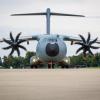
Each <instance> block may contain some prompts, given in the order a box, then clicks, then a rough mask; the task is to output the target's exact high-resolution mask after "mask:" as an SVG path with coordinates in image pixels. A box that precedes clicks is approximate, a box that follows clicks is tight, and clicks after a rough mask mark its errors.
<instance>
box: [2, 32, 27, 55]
mask: <svg viewBox="0 0 100 100" xmlns="http://www.w3.org/2000/svg"><path fill="white" fill-rule="evenodd" d="M20 35H21V32H20V33H18V35H17V36H16V38H15V39H14V37H13V35H12V32H10V40H7V39H3V41H4V42H5V43H7V44H8V45H9V46H7V47H4V48H3V49H4V50H8V49H12V50H11V52H10V54H9V55H12V54H13V53H14V51H16V52H17V54H18V56H20V50H19V48H21V49H23V50H25V51H26V50H27V49H26V48H25V47H24V46H22V45H21V43H22V42H25V41H26V40H22V39H19V37H20Z"/></svg>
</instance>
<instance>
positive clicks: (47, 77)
mask: <svg viewBox="0 0 100 100" xmlns="http://www.w3.org/2000/svg"><path fill="white" fill-rule="evenodd" d="M0 100H100V69H32V70H31V69H29V70H28V69H27V70H26V69H25V70H24V69H22V70H17V69H16V70H13V69H12V70H0Z"/></svg>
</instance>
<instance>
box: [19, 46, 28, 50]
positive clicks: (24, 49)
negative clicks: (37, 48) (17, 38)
mask: <svg viewBox="0 0 100 100" xmlns="http://www.w3.org/2000/svg"><path fill="white" fill-rule="evenodd" d="M18 47H20V48H22V49H24V50H25V51H27V49H26V48H25V47H24V46H22V45H18Z"/></svg>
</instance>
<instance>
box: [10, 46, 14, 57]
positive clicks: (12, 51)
mask: <svg viewBox="0 0 100 100" xmlns="http://www.w3.org/2000/svg"><path fill="white" fill-rule="evenodd" d="M13 53H14V49H13V48H12V50H11V52H10V54H9V56H11V55H12V54H13Z"/></svg>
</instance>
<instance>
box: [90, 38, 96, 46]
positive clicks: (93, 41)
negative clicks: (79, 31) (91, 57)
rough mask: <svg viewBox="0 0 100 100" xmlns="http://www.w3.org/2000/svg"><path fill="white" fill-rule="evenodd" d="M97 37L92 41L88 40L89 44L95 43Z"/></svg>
mask: <svg viewBox="0 0 100 100" xmlns="http://www.w3.org/2000/svg"><path fill="white" fill-rule="evenodd" d="M97 39H98V38H96V39H94V40H93V41H90V43H89V45H90V46H91V45H92V44H93V43H96V41H97Z"/></svg>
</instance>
